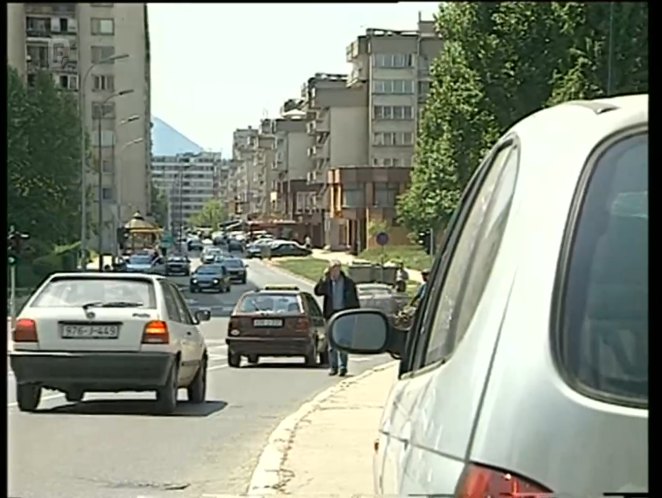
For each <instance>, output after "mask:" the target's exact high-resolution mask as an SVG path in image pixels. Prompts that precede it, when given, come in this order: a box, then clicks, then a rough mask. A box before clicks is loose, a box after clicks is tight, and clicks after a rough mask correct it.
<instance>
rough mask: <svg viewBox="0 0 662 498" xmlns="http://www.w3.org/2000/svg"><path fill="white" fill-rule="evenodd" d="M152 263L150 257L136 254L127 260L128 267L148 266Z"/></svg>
mask: <svg viewBox="0 0 662 498" xmlns="http://www.w3.org/2000/svg"><path fill="white" fill-rule="evenodd" d="M151 263H152V257H151V256H149V255H148V254H136V255H134V256H131V257H130V258H129V264H130V265H149V264H151Z"/></svg>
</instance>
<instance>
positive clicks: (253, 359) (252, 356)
mask: <svg viewBox="0 0 662 498" xmlns="http://www.w3.org/2000/svg"><path fill="white" fill-rule="evenodd" d="M259 362H260V357H259V356H258V355H256V354H249V355H248V363H250V364H251V365H257V364H258V363H259Z"/></svg>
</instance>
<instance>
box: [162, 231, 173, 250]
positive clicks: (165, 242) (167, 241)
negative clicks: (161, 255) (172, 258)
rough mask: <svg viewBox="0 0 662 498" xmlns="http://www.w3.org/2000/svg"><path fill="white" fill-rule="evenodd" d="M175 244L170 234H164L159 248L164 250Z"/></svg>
mask: <svg viewBox="0 0 662 498" xmlns="http://www.w3.org/2000/svg"><path fill="white" fill-rule="evenodd" d="M174 244H175V239H174V238H173V236H172V234H171V233H170V232H166V233H164V234H163V237H162V238H161V244H160V246H161V248H164V249H169V248H170V247H172V246H173V245H174Z"/></svg>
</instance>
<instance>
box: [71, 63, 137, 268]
mask: <svg viewBox="0 0 662 498" xmlns="http://www.w3.org/2000/svg"><path fill="white" fill-rule="evenodd" d="M128 57H129V54H117V55H113V56H111V57H106V58H105V59H101V60H100V61H98V62H94V63H92V64H91V65H90V67H88V68H87V71H85V73H84V74H83V73H82V72H81V71H79V73H78V81H79V83H80V84H79V86H78V112H79V114H80V115H79V119H80V208H81V219H80V249H81V267H82V269H85V268H86V267H87V195H86V191H85V186H86V185H85V175H86V174H87V168H86V166H87V165H86V160H85V159H86V158H85V153H86V150H85V128H86V126H85V88H87V85H86V83H87V77H88V76H89V75H90V72H91V71H92V69H93V68H95V67H97V66H99V65H101V64H111V63H113V62H115V61H118V60H122V59H127V58H128ZM78 68H79V69H82V65H80V64H79V66H78Z"/></svg>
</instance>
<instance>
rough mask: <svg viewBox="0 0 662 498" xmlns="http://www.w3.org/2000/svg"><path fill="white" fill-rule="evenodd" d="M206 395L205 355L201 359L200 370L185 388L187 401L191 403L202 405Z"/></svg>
mask: <svg viewBox="0 0 662 498" xmlns="http://www.w3.org/2000/svg"><path fill="white" fill-rule="evenodd" d="M206 393H207V354H206V353H205V355H204V356H203V357H202V361H201V362H200V368H198V371H197V372H196V374H195V377H193V382H191V385H189V386H188V387H187V388H186V394H187V396H188V400H189V401H190V402H191V403H197V404H199V403H204V402H205V396H206Z"/></svg>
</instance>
